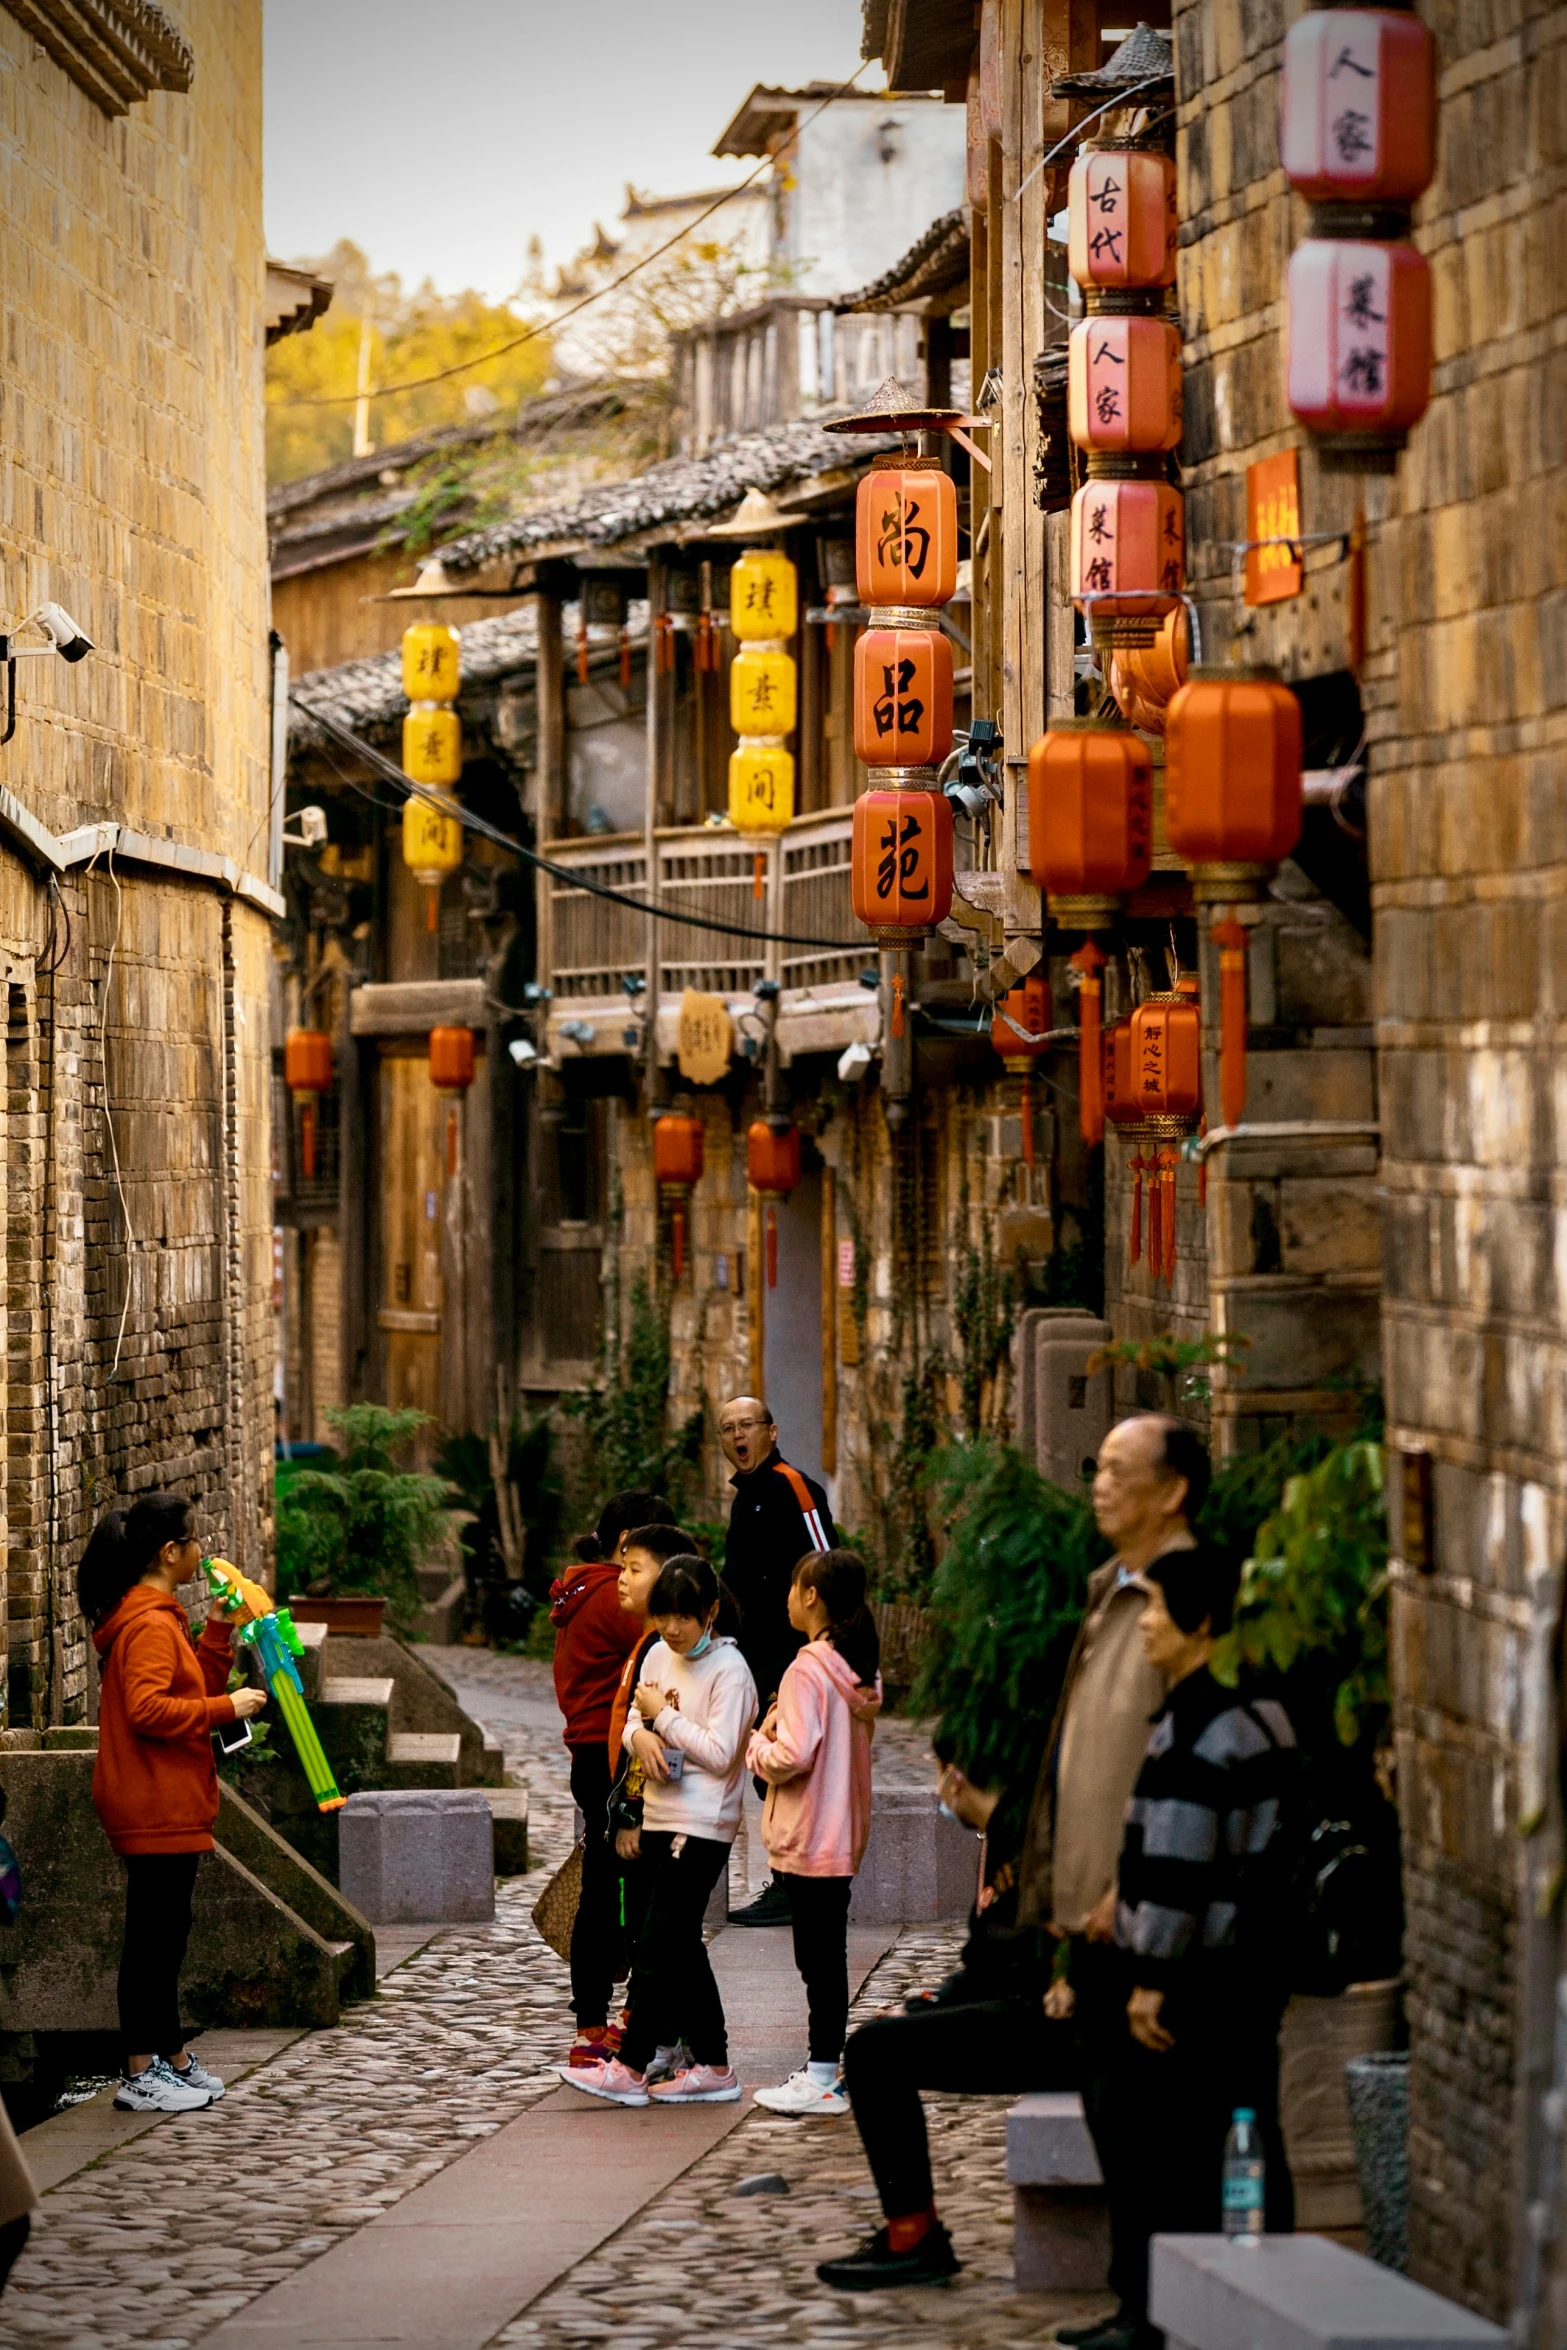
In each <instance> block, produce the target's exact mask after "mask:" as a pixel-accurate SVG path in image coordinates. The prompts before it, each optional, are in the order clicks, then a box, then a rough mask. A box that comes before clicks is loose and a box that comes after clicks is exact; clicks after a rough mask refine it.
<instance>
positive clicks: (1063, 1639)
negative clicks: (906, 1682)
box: [910, 1437, 1106, 1786]
mask: <svg viewBox="0 0 1567 2350" xmlns="http://www.w3.org/2000/svg"><path fill="white" fill-rule="evenodd" d="M926 1482H927V1486H928V1490H929V1492H930V1496H931V1499H932V1502H933V1504H934V1506H935V1508H936V1511H937V1513H938V1517H939V1519H940V1521H941V1524H942V1527H943V1531H944V1543H943V1548H942V1555H941V1563H940V1565H939V1566H938V1567H937V1569H936V1573H935V1577H934V1580H933V1583H932V1585H931V1592H930V1609H931V1613H932V1615H933V1617H934V1618H935V1637H934V1638H933V1639H932V1640H931V1641H930V1642H929V1643H928V1644H927V1647H926V1652H925V1657H924V1661H923V1663H922V1665H921V1668H920V1672H919V1675H918V1678H917V1680H916V1682H915V1685H914V1689H913V1692H912V1695H911V1698H910V1705H911V1709H912V1710H913V1711H914V1712H915V1713H919V1714H926V1713H939V1714H940V1716H941V1720H942V1727H943V1729H944V1731H945V1732H946V1734H947V1736H948V1737H950V1738H951V1739H952V1741H953V1746H954V1750H955V1752H956V1755H957V1757H958V1760H959V1761H960V1763H961V1765H962V1767H963V1769H964V1770H965V1771H967V1772H968V1773H969V1775H970V1776H971V1777H973V1778H975V1779H977V1780H979V1781H980V1782H982V1783H984V1784H988V1785H991V1786H1005V1785H1014V1786H1015V1785H1017V1784H1018V1783H1019V1781H1020V1780H1022V1779H1024V1778H1026V1777H1027V1776H1029V1775H1030V1774H1032V1773H1033V1772H1034V1771H1035V1770H1036V1769H1037V1768H1038V1763H1039V1757H1040V1754H1041V1752H1042V1750H1043V1746H1044V1741H1045V1737H1046V1735H1047V1733H1048V1730H1049V1726H1050V1720H1051V1716H1052V1714H1053V1713H1054V1711H1055V1705H1056V1699H1057V1696H1058V1694H1059V1691H1060V1687H1061V1681H1062V1676H1063V1675H1064V1673H1065V1670H1066V1660H1067V1657H1068V1655H1069V1654H1070V1652H1071V1646H1072V1641H1073V1639H1074V1637H1075V1635H1076V1631H1077V1626H1078V1623H1079V1620H1080V1619H1081V1616H1082V1612H1083V1605H1084V1599H1085V1595H1086V1592H1087V1587H1088V1578H1089V1575H1090V1573H1091V1572H1092V1570H1093V1569H1094V1568H1095V1567H1096V1566H1097V1565H1098V1564H1099V1563H1100V1561H1101V1560H1102V1559H1103V1558H1104V1556H1105V1549H1106V1546H1105V1543H1104V1541H1103V1539H1102V1538H1101V1536H1100V1534H1099V1532H1098V1529H1097V1528H1096V1527H1095V1525H1094V1519H1093V1512H1092V1510H1091V1509H1090V1507H1089V1505H1088V1503H1087V1501H1086V1500H1085V1499H1084V1498H1082V1497H1081V1496H1078V1495H1074V1494H1069V1493H1063V1492H1062V1491H1061V1489H1060V1487H1059V1486H1055V1485H1052V1484H1051V1483H1050V1482H1049V1481H1048V1479H1046V1478H1044V1477H1041V1476H1040V1474H1039V1472H1038V1470H1037V1469H1035V1468H1034V1467H1033V1465H1032V1464H1031V1463H1030V1462H1029V1461H1027V1460H1025V1459H1024V1457H1023V1455H1022V1454H1021V1453H1019V1452H1017V1451H1015V1450H1014V1449H1013V1448H1012V1446H1010V1445H1007V1444H1002V1443H999V1442H998V1441H997V1440H996V1439H995V1438H993V1437H981V1438H980V1440H979V1442H978V1443H977V1444H949V1445H945V1446H943V1447H942V1448H941V1450H940V1451H939V1452H938V1453H937V1454H936V1456H935V1458H934V1459H933V1460H932V1461H931V1463H930V1465H929V1468H928V1470H927V1472H926Z"/></svg>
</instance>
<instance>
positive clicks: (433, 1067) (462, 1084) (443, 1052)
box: [430, 1028, 473, 1176]
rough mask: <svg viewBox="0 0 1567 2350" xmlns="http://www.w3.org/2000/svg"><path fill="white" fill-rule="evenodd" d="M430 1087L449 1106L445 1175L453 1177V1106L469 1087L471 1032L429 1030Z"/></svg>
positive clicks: (454, 1106) (471, 1080)
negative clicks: (440, 1095)
mask: <svg viewBox="0 0 1567 2350" xmlns="http://www.w3.org/2000/svg"><path fill="white" fill-rule="evenodd" d="M430 1083H431V1084H432V1085H433V1086H434V1087H435V1090H436V1092H437V1093H444V1094H445V1095H446V1097H447V1100H448V1101H449V1102H450V1103H451V1105H452V1106H451V1108H450V1109H449V1110H448V1111H447V1113H446V1172H447V1174H448V1175H449V1176H455V1175H456V1173H457V1103H458V1102H459V1101H460V1100H461V1098H462V1096H463V1095H464V1094H465V1093H466V1092H467V1090H468V1088H469V1086H470V1085H471V1084H472V1083H473V1030H472V1029H471V1028H432V1029H431V1031H430Z"/></svg>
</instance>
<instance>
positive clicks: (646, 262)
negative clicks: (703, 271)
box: [270, 57, 1142, 408]
mask: <svg viewBox="0 0 1567 2350" xmlns="http://www.w3.org/2000/svg"><path fill="white" fill-rule="evenodd" d="M870 62H871V61H870V59H869V58H868V57H867V58H866V59H865V61H864V64H862V65H860V66H859V67H858V68H857V70H856V71H855V72H854V73H852V74H851V75H850V76H849V79H848V80H847V81H846V82H840V83H839V85H838V87H837V89H836V90H834V91H833V92H832V94H831V95H830V96H829V97H826V98H824V99H823V100H822V102H821V104H820V106H818V107H816V108H815V109H814V111H813V112H811V113H810V114H808V115H807V116H806V117H805V120H804V121H803V122H802V123H801V124H800V125H799V126H798V128H797V130H796V132H795V136H796V138H798V137H799V134H800V131H803V130H806V129H808V128H809V127H810V125H811V124H812V123H813V122H814V121H815V120H816V117H817V115H818V114H825V113H826V111H827V109H828V107H829V106H835V105H836V104H837V102H838V100H839V99H840V98H845V97H847V96H848V94H849V92H850V91H851V90H852V89H853V87H854V85H855V83H856V82H857V81H858V80H859V78H860V75H861V74H862V73H863V72H864V71H865V67H866V66H867V65H869V64H870ZM1137 86H1138V87H1139V88H1141V86H1142V85H1141V84H1140V83H1139V84H1138V85H1137ZM1101 111H1103V109H1101ZM1092 119H1093V117H1092V116H1090V117H1089V120H1090V121H1092ZM776 161H777V157H776V156H774V155H771V154H767V155H764V156H763V157H762V160H761V162H760V163H759V164H758V165H757V166H756V169H755V170H754V171H748V172H747V173H746V175H745V178H744V179H743V180H736V182H735V184H734V186H733V187H732V188H725V190H724V192H723V194H722V195H721V196H719V197H718V198H717V199H716V200H715V201H714V202H713V203H711V204H709V206H708V207H707V210H706V211H705V212H699V213H698V214H697V216H696V218H695V220H688V221H687V222H686V224H685V226H684V228H679V229H676V231H675V233H674V235H673V236H672V237H669V238H666V240H665V242H664V243H663V244H662V245H656V246H655V247H654V248H653V251H652V252H651V253H644V254H643V256H642V258H641V260H640V261H633V262H632V264H631V266H630V268H629V269H623V270H622V271H621V273H620V275H619V277H615V278H611V279H610V281H609V284H608V285H607V286H595V287H594V289H593V291H592V292H591V293H590V294H584V295H583V296H582V299H581V300H580V301H579V302H573V303H572V305H571V307H570V309H569V310H559V311H557V312H556V314H555V316H554V317H553V318H547V319H544V320H541V322H540V323H539V325H537V326H530V327H529V328H527V330H526V331H525V332H524V333H522V334H520V335H513V336H512V338H511V340H510V342H507V343H497V344H496V346H495V348H494V350H493V351H480V352H479V353H478V354H477V356H476V357H474V358H472V359H460V360H458V361H457V362H456V363H455V364H454V365H453V366H451V367H440V368H437V369H436V371H435V373H434V374H433V375H415V376H410V377H409V379H408V381H407V382H406V383H400V384H382V385H380V386H379V387H378V389H376V390H375V391H373V392H369V393H365V392H357V391H356V392H312V393H300V394H298V395H297V396H296V397H295V398H293V399H280V400H274V401H272V402H271V403H270V405H271V406H272V407H274V408H346V407H349V406H350V405H353V404H356V403H357V402H358V401H360V400H362V399H371V400H391V399H395V398H396V396H397V394H398V393H399V392H422V391H423V390H424V389H425V388H426V386H427V385H429V384H438V383H445V382H446V381H447V380H448V378H449V377H451V376H454V375H467V374H468V373H469V372H470V370H471V369H473V368H475V367H488V365H489V363H490V361H491V360H492V359H504V358H505V357H506V356H507V354H508V352H511V351H520V350H521V349H522V346H523V344H524V343H533V342H537V340H538V338H539V336H540V335H548V334H553V333H554V332H555V329H556V328H557V327H561V326H564V325H565V323H566V321H567V319H568V318H575V317H576V316H577V314H578V312H579V311H582V310H586V309H587V307H588V305H589V304H590V303H592V302H602V300H603V299H604V296H605V295H606V294H614V293H618V292H619V290H620V288H621V287H622V286H624V285H629V284H630V282H631V280H632V279H633V278H634V277H635V276H636V275H637V274H638V272H639V271H641V270H644V269H647V268H649V267H651V265H652V264H653V263H654V262H655V261H662V260H663V258H664V255H665V254H666V253H671V252H673V250H674V248H675V247H676V245H678V244H679V243H680V242H681V240H682V238H684V237H688V236H690V234H691V232H692V230H693V229H699V228H700V227H701V226H702V225H703V223H704V221H709V220H711V219H712V217H713V214H714V213H715V212H719V211H721V210H722V209H723V207H724V205H726V204H728V203H730V202H732V200H733V199H734V198H735V197H736V196H743V195H744V193H745V191H746V189H747V188H749V187H751V186H752V185H753V184H754V183H755V182H756V181H757V180H759V179H760V178H761V176H762V174H763V172H764V171H766V170H768V169H769V167H770V166H771V165H773V164H774V163H775V162H776Z"/></svg>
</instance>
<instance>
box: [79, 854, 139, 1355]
mask: <svg viewBox="0 0 1567 2350" xmlns="http://www.w3.org/2000/svg"><path fill="white" fill-rule="evenodd" d="M108 857H109V879H110V880H111V881H112V882H113V884H114V936H113V938H112V939H111V940H110V941H109V959H108V961H107V962H106V963H105V965H104V967H103V991H102V993H101V994H100V996H99V998H98V1057H99V1060H100V1062H101V1064H102V1067H103V1122H104V1125H105V1126H106V1127H107V1128H108V1131H109V1159H110V1163H111V1165H112V1166H113V1168H114V1190H115V1196H116V1198H117V1199H118V1200H119V1203H120V1219H121V1221H122V1223H123V1224H124V1226H125V1302H124V1304H123V1305H122V1306H121V1308H120V1327H119V1329H118V1330H117V1331H116V1333H115V1338H114V1361H113V1362H112V1363H111V1364H110V1366H109V1379H108V1384H109V1385H110V1386H111V1387H112V1386H113V1384H114V1381H115V1378H116V1375H117V1374H118V1372H119V1368H120V1352H121V1349H122V1348H123V1347H124V1344H125V1325H126V1323H127V1321H128V1320H129V1319H130V1311H131V1284H132V1271H133V1267H134V1265H135V1261H136V1240H135V1235H134V1234H133V1233H132V1231H131V1211H130V1203H129V1202H128V1200H127V1199H126V1197H125V1178H124V1176H123V1174H122V1173H121V1171H120V1145H119V1141H118V1139H117V1137H116V1135H115V1131H114V1111H113V1109H112V1108H111V1106H110V1102H109V988H110V985H111V983H112V982H113V979H114V962H115V957H116V956H117V955H118V953H119V951H120V924H121V922H122V921H123V919H124V915H125V893H124V891H123V890H122V889H121V887H120V877H119V875H118V874H117V873H116V872H115V870H114V849H113V845H112V844H111V845H110V848H109V851H108ZM97 862H98V859H97V857H96V856H94V858H93V860H92V865H89V866H88V868H87V871H88V873H89V874H91V872H92V869H93V865H96V864H97Z"/></svg>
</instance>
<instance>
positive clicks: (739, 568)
mask: <svg viewBox="0 0 1567 2350" xmlns="http://www.w3.org/2000/svg"><path fill="white" fill-rule="evenodd" d="M799 624H800V594H799V576H798V574H797V572H796V570H795V567H794V565H793V564H792V563H791V562H790V560H789V558H788V556H787V555H780V554H777V553H776V552H775V551H774V550H773V549H772V548H771V547H747V548H746V550H745V552H744V554H743V555H741V556H740V558H739V560H738V561H737V562H736V564H735V566H734V568H733V570H732V571H731V572H730V574H729V626H730V628H731V629H732V630H733V632H734V634H735V635H736V636H737V637H738V638H739V639H740V642H741V643H742V644H768V643H778V642H780V641H781V640H782V639H784V638H786V637H792V636H793V635H794V633H795V630H796V629H797V628H798V627H799Z"/></svg>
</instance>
